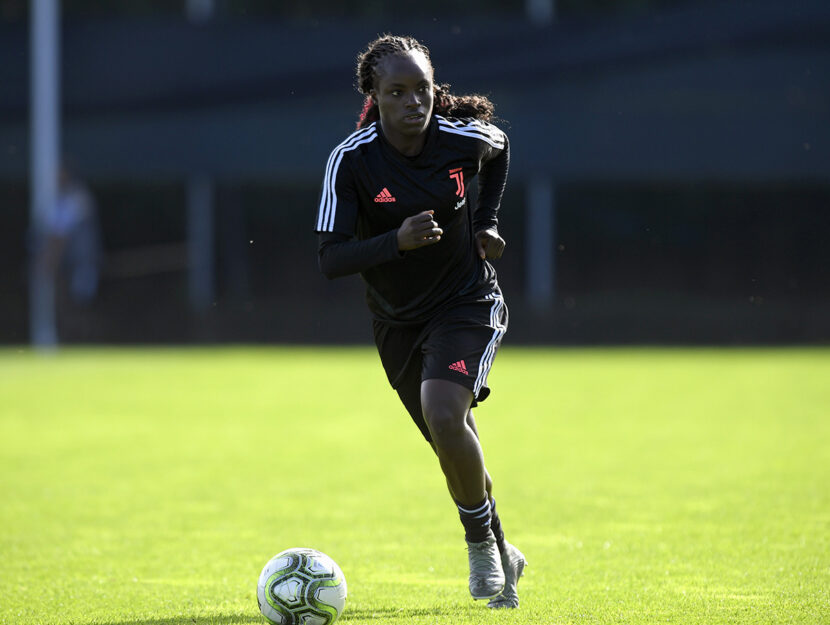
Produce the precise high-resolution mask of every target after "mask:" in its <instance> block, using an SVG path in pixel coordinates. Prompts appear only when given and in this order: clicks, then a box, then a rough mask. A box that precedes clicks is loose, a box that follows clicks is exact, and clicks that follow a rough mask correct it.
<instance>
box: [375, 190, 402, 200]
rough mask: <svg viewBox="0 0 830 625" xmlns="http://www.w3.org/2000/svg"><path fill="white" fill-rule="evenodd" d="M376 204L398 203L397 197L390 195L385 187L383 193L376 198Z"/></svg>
mask: <svg viewBox="0 0 830 625" xmlns="http://www.w3.org/2000/svg"><path fill="white" fill-rule="evenodd" d="M375 202H397V200H396V199H395V196H394V195H392V194H391V193H389V189H387V188H386V187H383V191H381V192H380V193H378V194H377V195H376V196H375Z"/></svg>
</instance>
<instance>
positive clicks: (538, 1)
mask: <svg viewBox="0 0 830 625" xmlns="http://www.w3.org/2000/svg"><path fill="white" fill-rule="evenodd" d="M525 13H526V14H527V16H528V17H529V18H530V21H531V22H533V23H534V24H537V25H539V26H547V25H548V24H551V23H552V22H553V21H554V20H555V19H556V0H525Z"/></svg>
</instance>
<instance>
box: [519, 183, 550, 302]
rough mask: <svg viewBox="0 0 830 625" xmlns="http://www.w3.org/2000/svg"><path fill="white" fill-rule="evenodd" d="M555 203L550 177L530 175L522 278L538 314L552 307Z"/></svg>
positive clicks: (528, 296) (529, 299)
mask: <svg viewBox="0 0 830 625" xmlns="http://www.w3.org/2000/svg"><path fill="white" fill-rule="evenodd" d="M555 203H556V194H555V189H554V184H553V181H552V180H551V179H550V175H549V174H545V175H541V174H537V175H535V176H533V177H532V178H531V179H530V181H529V182H528V189H527V213H526V214H527V218H526V222H525V223H526V227H525V237H526V247H525V249H526V254H527V256H526V258H525V266H526V274H525V275H526V276H527V277H526V279H527V285H526V293H527V298H528V301H529V302H530V304H531V305H532V306H533V307H534V308H535V309H536V310H539V311H546V310H548V309H549V308H550V307H551V305H552V304H553V297H554V288H555V284H554V280H555V273H554V262H555V258H554V253H553V249H554V236H555V235H554V228H555V210H556V206H555Z"/></svg>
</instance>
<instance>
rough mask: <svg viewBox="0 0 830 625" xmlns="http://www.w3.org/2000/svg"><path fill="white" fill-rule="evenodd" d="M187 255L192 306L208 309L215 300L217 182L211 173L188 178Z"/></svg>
mask: <svg viewBox="0 0 830 625" xmlns="http://www.w3.org/2000/svg"><path fill="white" fill-rule="evenodd" d="M187 257H188V266H189V270H188V273H189V276H188V285H189V286H188V291H189V293H190V307H191V309H192V310H195V311H197V312H204V311H206V310H207V309H209V308H210V305H211V302H213V265H214V258H213V184H212V182H211V180H210V178H209V177H208V176H205V175H199V174H194V175H191V176H190V178H189V179H188V180H187Z"/></svg>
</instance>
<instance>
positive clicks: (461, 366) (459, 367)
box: [450, 360, 470, 375]
mask: <svg viewBox="0 0 830 625" xmlns="http://www.w3.org/2000/svg"><path fill="white" fill-rule="evenodd" d="M450 370H451V371H458V373H463V374H464V375H470V372H469V371H467V365H466V364H465V363H464V361H463V360H459V361H458V362H454V363H452V364H451V365H450Z"/></svg>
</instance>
